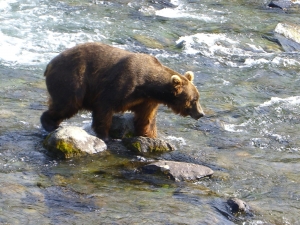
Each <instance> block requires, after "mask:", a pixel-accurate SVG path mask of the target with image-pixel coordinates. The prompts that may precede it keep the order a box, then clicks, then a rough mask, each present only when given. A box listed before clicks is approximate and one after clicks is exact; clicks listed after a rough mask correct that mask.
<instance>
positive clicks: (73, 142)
mask: <svg viewBox="0 0 300 225" xmlns="http://www.w3.org/2000/svg"><path fill="white" fill-rule="evenodd" d="M43 144H44V147H45V148H46V149H47V150H48V151H49V152H50V153H51V154H52V155H54V156H57V157H58V158H63V159H66V158H72V157H76V156H83V155H88V154H95V153H98V152H102V151H104V150H106V149H107V146H106V144H105V142H104V141H102V140H101V139H99V138H97V137H95V136H92V135H89V134H88V133H87V132H86V131H84V130H83V129H81V128H79V127H73V126H67V127H59V128H58V129H56V130H55V131H53V132H51V133H50V134H49V135H48V136H47V137H46V139H45V140H44V143H43Z"/></svg>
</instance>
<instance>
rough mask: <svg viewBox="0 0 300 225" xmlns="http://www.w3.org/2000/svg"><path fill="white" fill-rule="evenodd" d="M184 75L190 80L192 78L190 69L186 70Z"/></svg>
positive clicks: (192, 74)
mask: <svg viewBox="0 0 300 225" xmlns="http://www.w3.org/2000/svg"><path fill="white" fill-rule="evenodd" d="M184 76H185V77H186V78H187V79H188V80H189V81H191V82H193V80H194V73H193V72H192V71H187V72H186V73H185V74H184Z"/></svg>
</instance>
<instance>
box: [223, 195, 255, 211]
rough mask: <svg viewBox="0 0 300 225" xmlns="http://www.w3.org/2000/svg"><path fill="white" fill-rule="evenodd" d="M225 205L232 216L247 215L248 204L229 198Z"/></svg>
mask: <svg viewBox="0 0 300 225" xmlns="http://www.w3.org/2000/svg"><path fill="white" fill-rule="evenodd" d="M227 204H228V206H229V207H230V210H231V212H232V213H233V214H236V213H249V211H250V207H249V206H248V204H247V203H246V202H244V201H242V200H241V199H238V198H231V199H228V200H227Z"/></svg>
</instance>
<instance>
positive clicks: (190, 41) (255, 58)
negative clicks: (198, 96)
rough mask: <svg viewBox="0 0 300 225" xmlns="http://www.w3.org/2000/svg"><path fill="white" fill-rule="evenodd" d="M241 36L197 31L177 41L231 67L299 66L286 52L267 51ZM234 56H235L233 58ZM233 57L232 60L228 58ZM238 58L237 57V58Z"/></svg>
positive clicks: (188, 50) (186, 49)
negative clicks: (243, 39) (244, 41)
mask: <svg viewBox="0 0 300 225" xmlns="http://www.w3.org/2000/svg"><path fill="white" fill-rule="evenodd" d="M239 38H240V37H236V36H231V37H228V35H226V34H213V33H197V34H193V35H188V36H183V37H180V38H179V39H178V40H177V41H176V43H177V45H179V44H182V45H183V46H184V52H185V53H186V54H189V55H196V54H201V55H204V56H206V57H209V58H212V59H215V60H217V61H218V62H219V63H225V64H226V65H227V66H230V67H239V68H247V67H255V66H264V65H273V66H283V67H285V66H299V65H300V62H299V61H297V60H295V59H293V58H292V56H291V58H290V57H289V56H288V55H287V54H285V53H282V54H277V55H276V54H274V53H272V52H271V53H269V52H266V51H265V50H264V49H263V48H262V47H261V46H257V45H256V44H254V43H255V42H254V41H253V40H251V39H249V40H248V42H247V40H246V43H241V41H238V39H239ZM232 57H233V58H232ZM230 58H232V61H229V60H228V59H230ZM235 58H237V59H235Z"/></svg>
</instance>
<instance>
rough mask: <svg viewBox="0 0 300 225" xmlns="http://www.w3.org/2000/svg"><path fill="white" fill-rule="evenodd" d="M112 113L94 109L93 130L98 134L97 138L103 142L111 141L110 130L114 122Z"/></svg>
mask: <svg viewBox="0 0 300 225" xmlns="http://www.w3.org/2000/svg"><path fill="white" fill-rule="evenodd" d="M112 116H113V112H112V111H103V110H101V109H94V111H93V123H92V128H93V130H94V131H95V132H96V134H97V137H98V138H100V139H102V140H103V141H106V142H107V141H109V136H108V134H109V129H110V126H111V122H112Z"/></svg>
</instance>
